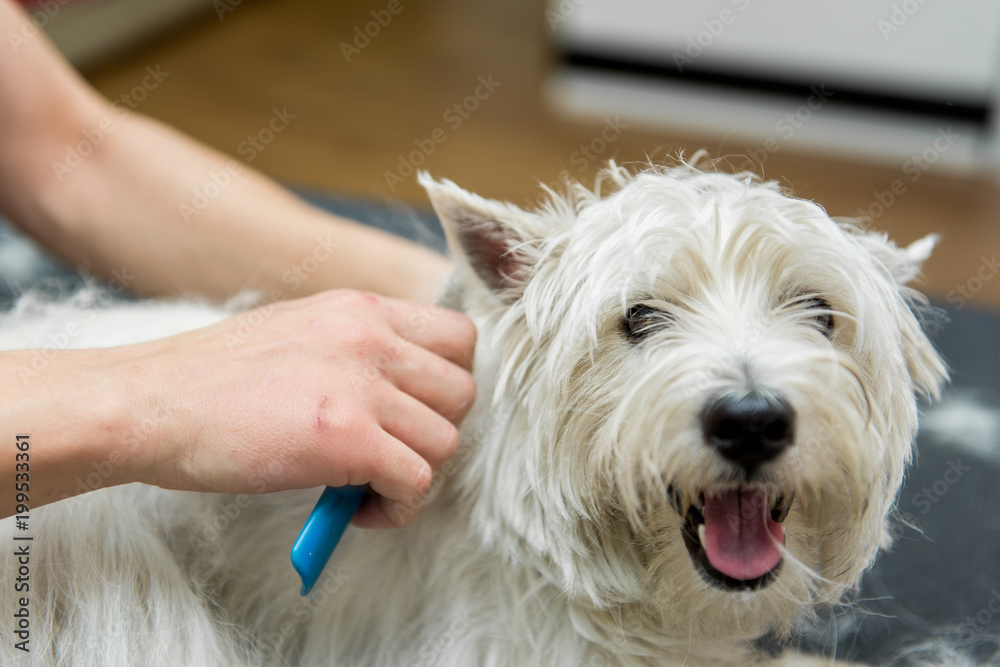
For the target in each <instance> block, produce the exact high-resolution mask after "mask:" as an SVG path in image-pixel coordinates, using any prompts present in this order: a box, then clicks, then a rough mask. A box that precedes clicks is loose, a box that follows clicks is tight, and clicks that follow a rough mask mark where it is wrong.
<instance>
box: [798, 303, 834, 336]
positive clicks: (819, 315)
mask: <svg viewBox="0 0 1000 667" xmlns="http://www.w3.org/2000/svg"><path fill="white" fill-rule="evenodd" d="M805 306H806V308H808V309H809V310H810V311H815V312H814V313H813V314H812V319H813V321H814V322H815V323H816V328H817V329H819V330H820V331H821V332H822V333H823V335H824V336H826V337H827V338H830V337H832V336H833V325H834V322H833V309H832V308H830V304H829V302H828V301H827V300H826V299H824V298H822V297H812V298H810V299H807V300H806V302H805Z"/></svg>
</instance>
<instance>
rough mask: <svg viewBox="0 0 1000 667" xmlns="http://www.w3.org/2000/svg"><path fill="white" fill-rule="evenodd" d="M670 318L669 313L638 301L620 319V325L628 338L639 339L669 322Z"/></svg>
mask: <svg viewBox="0 0 1000 667" xmlns="http://www.w3.org/2000/svg"><path fill="white" fill-rule="evenodd" d="M671 319H672V318H671V317H670V313H667V312H664V311H662V310H658V309H656V308H653V307H652V306H647V305H646V304H644V303H640V304H636V305H634V306H632V307H631V308H629V309H628V312H626V313H625V319H624V320H622V327H623V328H624V330H625V335H627V336H628V337H629V338H630V339H632V340H639V339H640V338H642V337H644V336H646V335H648V334H650V333H652V332H653V331H656V330H657V329H660V328H662V327H664V326H666V325H668V324H670V321H671Z"/></svg>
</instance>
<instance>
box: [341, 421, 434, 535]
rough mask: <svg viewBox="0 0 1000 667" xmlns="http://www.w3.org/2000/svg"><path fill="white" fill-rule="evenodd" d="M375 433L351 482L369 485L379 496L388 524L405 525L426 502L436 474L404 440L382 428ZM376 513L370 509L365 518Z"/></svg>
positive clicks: (365, 446)
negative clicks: (424, 500)
mask: <svg viewBox="0 0 1000 667" xmlns="http://www.w3.org/2000/svg"><path fill="white" fill-rule="evenodd" d="M376 430H378V431H379V432H380V435H378V436H375V437H373V438H372V439H371V440H370V441H369V442H367V443H366V444H365V445H364V450H363V451H362V452H360V454H361V457H362V463H361V464H360V466H358V467H356V468H355V471H356V472H355V473H354V474H352V475H351V479H350V480H349V483H350V484H355V485H361V484H370V485H371V488H372V490H373V491H375V493H377V494H378V495H379V501H378V506H379V508H380V509H381V511H382V514H383V515H384V516H383V517H382V519H384V520H385V522H386V523H385V525H386V526H390V525H391V526H402V525H403V524H405V523H407V522H408V521H409V520H410V519H412V518H413V516H414V515H415V514H416V511H417V510H418V509H419V508H420V506H421V504H422V503H423V499H424V496H425V495H426V494H427V490H428V489H429V488H430V484H431V475H432V474H433V471H432V470H431V467H430V465H429V464H428V463H427V461H425V460H424V459H423V458H422V457H421V456H420V455H419V454H417V453H416V452H414V451H413V450H412V449H410V448H409V447H407V446H406V445H405V444H403V443H402V442H401V441H399V440H397V439H396V438H394V437H393V436H391V435H389V434H388V433H386V432H385V431H383V430H382V429H376ZM355 475H356V477H355ZM363 504H364V503H363ZM368 504H369V505H371V504H372V501H368ZM373 511H374V510H372V509H371V508H367V509H366V514H364V515H362V518H364V517H368V516H370V515H371V514H372V512H373ZM372 520H374V517H372Z"/></svg>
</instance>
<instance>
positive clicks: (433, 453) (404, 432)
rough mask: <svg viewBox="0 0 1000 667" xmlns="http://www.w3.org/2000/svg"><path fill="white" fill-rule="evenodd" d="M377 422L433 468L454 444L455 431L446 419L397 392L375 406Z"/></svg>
mask: <svg viewBox="0 0 1000 667" xmlns="http://www.w3.org/2000/svg"><path fill="white" fill-rule="evenodd" d="M378 418H379V424H380V425H381V426H382V428H383V429H385V432H386V433H388V434H389V435H391V436H392V437H394V438H396V439H397V440H399V441H400V442H402V443H403V444H404V445H406V446H407V447H409V448H410V449H412V450H413V451H414V452H416V453H417V454H418V455H419V456H420V457H421V458H422V459H423V460H424V461H426V462H427V463H429V464H430V466H431V468H433V469H434V470H437V469H438V468H440V467H441V466H442V465H444V462H445V461H447V460H448V459H450V458H451V457H452V455H453V454H454V453H455V449H456V448H457V447H458V430H457V429H456V428H455V425H454V424H452V423H451V422H450V421H448V420H447V419H445V418H444V417H442V416H441V415H439V414H438V413H437V412H434V411H433V410H431V409H430V408H429V407H427V406H426V405H424V404H423V403H421V402H420V401H418V400H417V399H415V398H413V397H412V396H409V395H407V394H405V393H403V392H401V391H394V392H392V394H391V396H390V397H389V398H387V399H385V400H383V401H382V403H381V405H380V406H379V416H378Z"/></svg>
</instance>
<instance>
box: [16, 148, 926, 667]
mask: <svg viewBox="0 0 1000 667" xmlns="http://www.w3.org/2000/svg"><path fill="white" fill-rule="evenodd" d="M421 182H422V183H423V184H424V185H425V186H426V187H427V189H428V191H429V193H430V196H431V199H432V201H433V203H434V206H435V209H436V210H437V212H438V215H439V216H440V218H441V220H442V222H443V224H444V225H445V229H446V231H447V234H448V238H449V242H450V245H451V248H452V250H453V252H454V253H455V256H456V260H457V261H458V264H459V268H458V273H457V275H456V282H455V285H456V289H455V290H453V291H452V292H451V294H450V299H451V301H452V302H453V305H454V306H456V307H459V308H461V309H462V310H464V311H465V312H466V313H468V314H469V315H470V316H471V317H472V318H473V320H474V321H475V322H476V324H477V326H478V329H479V333H480V336H479V343H478V349H477V357H476V378H477V382H478V385H479V397H478V399H477V403H476V405H475V406H474V408H473V411H472V412H471V413H470V414H469V416H468V417H467V419H466V420H465V422H464V424H463V428H462V445H461V447H460V449H459V452H458V454H457V455H456V456H455V458H454V459H453V460H452V461H451V462H449V464H448V465H447V466H446V467H445V468H444V470H443V471H441V472H439V473H438V474H437V475H436V477H435V481H434V485H433V491H432V495H431V497H430V498H429V499H428V502H427V503H426V504H425V507H424V508H423V510H422V511H421V512H420V514H419V515H418V516H417V518H416V519H415V520H414V521H413V522H412V523H411V524H410V525H408V526H407V527H405V528H403V529H399V530H391V531H360V530H354V529H350V530H349V531H348V533H347V534H346V535H345V538H344V540H343V541H342V543H341V544H340V546H339V547H338V548H337V551H336V552H335V554H334V557H333V559H332V561H331V562H330V564H329V566H328V567H327V571H326V574H325V575H324V577H323V578H322V579H320V581H319V583H318V584H317V586H316V589H315V590H314V592H313V594H312V595H311V596H310V597H309V598H307V599H303V598H300V597H299V594H298V589H299V582H298V581H297V577H296V575H295V573H294V571H293V570H292V568H291V566H290V564H289V561H288V551H289V548H290V546H291V544H292V542H293V541H294V538H295V535H296V534H297V531H298V530H299V528H300V527H301V525H302V523H303V521H304V519H305V517H306V516H307V514H308V512H309V510H310V508H311V505H312V503H313V501H314V500H315V498H316V492H315V491H311V492H296V493H282V494H262V495H258V496H236V497H234V496H218V495H209V494H193V493H179V492H166V491H162V490H159V489H155V488H148V487H142V486H131V487H122V488H113V489H108V490H103V491H98V492H94V493H89V494H86V495H84V496H81V497H78V498H74V499H70V500H67V501H63V502H60V503H57V504H54V505H51V506H48V507H44V508H40V509H38V510H37V511H34V512H33V517H32V523H33V526H34V535H35V540H34V543H33V547H32V548H33V560H32V567H33V587H32V590H31V594H30V595H31V600H32V602H31V604H32V605H33V606H32V613H33V616H32V631H33V634H32V653H31V658H32V661H33V663H34V664H46V665H48V664H58V665H116V666H117V665H121V666H125V665H230V664H232V665H246V664H255V663H261V664H289V665H292V664H294V665H372V666H379V667H382V666H387V665H456V666H459V665H461V666H471V665H496V666H501V665H511V666H518V667H522V666H528V665H540V666H541V665H545V666H548V665H590V666H594V667H597V666H601V665H681V664H685V665H721V664H728V665H746V664H750V663H751V662H753V663H754V664H758V662H757V661H759V664H765V663H768V658H767V657H766V656H763V655H758V654H756V653H755V652H754V650H753V649H752V647H751V645H750V644H749V643H748V642H747V641H746V640H749V639H753V638H755V637H758V636H760V635H762V634H764V633H767V632H773V633H776V634H778V635H783V634H787V633H789V632H790V631H791V630H792V628H793V626H794V624H795V623H796V621H798V620H801V619H803V618H805V617H807V616H808V615H809V610H810V608H811V607H813V606H814V605H817V604H823V603H829V602H837V601H840V600H842V599H843V598H844V596H845V594H846V593H849V592H850V591H851V590H853V589H854V588H855V587H856V586H857V584H858V582H859V579H860V577H861V575H862V574H863V573H864V572H865V571H866V570H867V569H868V568H869V567H870V565H871V564H872V562H873V559H874V558H875V556H876V553H877V552H878V551H879V549H880V548H883V547H885V546H886V545H887V543H888V539H889V538H888V533H887V531H886V526H887V516H888V514H889V512H890V510H891V509H892V507H893V504H894V502H895V499H896V494H897V492H898V490H899V487H900V484H901V482H902V478H903V474H904V470H905V467H906V465H907V463H908V461H909V460H910V454H911V441H912V438H913V436H914V434H915V432H916V427H917V409H916V403H915V397H914V394H915V393H919V394H925V395H929V396H932V397H936V395H937V392H938V389H939V385H940V384H941V382H942V381H943V380H944V377H945V370H944V368H943V366H942V363H941V361H940V360H939V358H938V356H937V354H936V353H935V352H934V350H933V349H932V347H931V345H930V343H929V342H928V340H927V339H926V337H925V336H924V334H923V333H922V332H921V329H920V326H919V323H918V321H917V319H916V318H915V317H914V315H913V313H912V310H911V307H912V306H913V305H914V302H915V301H916V302H919V301H920V299H919V297H918V295H917V294H916V293H915V292H912V291H910V290H909V289H908V288H906V287H904V286H903V285H904V283H905V282H906V281H908V280H910V279H912V278H913V277H914V276H916V275H917V274H918V272H919V267H920V263H921V262H922V261H923V260H924V259H925V258H926V257H927V255H928V253H929V252H930V249H931V247H932V245H933V239H926V240H924V241H921V242H918V243H916V244H914V245H912V246H910V248H907V249H902V248H898V247H896V246H895V245H894V244H892V243H891V242H889V241H887V240H886V238H885V237H884V236H883V235H879V234H874V233H870V232H867V231H865V230H863V229H862V228H861V227H859V226H857V225H856V224H854V223H851V222H847V221H836V222H835V221H833V220H831V219H830V218H829V217H828V216H827V215H826V213H825V212H824V211H823V210H822V209H821V208H820V207H819V206H817V205H815V204H813V203H810V202H806V201H801V200H797V199H793V198H790V197H789V196H787V195H786V194H785V193H783V192H782V191H781V190H780V189H779V188H778V187H777V186H775V185H773V184H770V183H761V182H759V181H758V180H757V179H755V178H754V177H752V176H750V175H747V174H738V175H728V174H720V173H705V172H702V171H699V170H697V169H695V168H694V167H691V166H688V165H685V164H681V165H678V166H675V167H671V168H649V169H647V170H646V171H643V172H642V173H639V174H637V175H632V174H630V173H628V172H627V171H626V170H624V169H622V168H619V167H617V166H615V165H613V164H612V165H611V166H610V167H609V168H608V169H607V170H605V171H604V172H602V176H601V180H600V181H599V183H598V186H597V188H596V192H594V191H591V190H588V189H586V188H584V187H582V186H579V185H573V186H571V187H570V189H569V192H568V194H566V195H557V194H555V193H550V194H551V197H550V202H549V204H547V205H546V206H544V207H543V208H542V209H541V210H539V211H535V212H526V211H522V210H520V209H518V208H516V207H514V206H511V205H508V204H502V203H498V202H494V201H488V200H485V199H482V198H480V197H477V196H475V195H472V194H469V193H467V192H465V191H463V190H461V189H460V188H459V187H457V186H456V185H454V184H453V183H451V182H448V181H444V182H435V181H432V180H430V179H429V178H427V177H426V176H424V177H422V181H421ZM602 187H604V188H606V189H609V190H611V192H610V194H608V193H602V192H601V189H602ZM93 298H95V293H94V292H87V293H85V294H83V295H80V296H78V297H77V298H76V299H75V300H74V301H72V302H70V303H67V304H42V303H37V302H25V301H22V303H21V304H20V305H19V306H18V308H17V309H16V310H15V311H14V312H13V313H11V314H9V315H7V316H6V317H5V318H4V322H3V326H2V329H0V346H2V347H3V348H18V347H29V346H39V345H43V344H45V343H46V342H47V341H48V340H49V339H48V338H46V336H47V335H48V334H49V333H51V332H58V331H63V330H64V327H65V324H66V322H67V321H70V320H74V319H76V320H79V319H80V318H82V317H85V316H86V317H90V320H88V322H87V323H86V324H85V326H82V327H80V333H79V334H78V335H76V336H75V337H73V338H72V340H70V341H69V344H70V345H72V346H73V347H88V346H103V345H114V344H118V343H122V342H125V338H127V339H128V340H129V341H136V340H140V339H145V338H150V337H156V336H164V335H168V334H171V333H174V332H177V331H180V330H184V329H188V328H192V327H197V326H202V325H205V324H208V323H210V322H212V321H214V320H216V319H218V318H221V317H223V316H225V314H226V313H225V311H224V310H216V309H212V308H208V307H205V306H198V305H193V304H164V303H151V302H142V303H135V304H124V305H121V304H119V305H111V306H106V307H103V308H100V309H98V310H95V311H89V310H88V309H89V308H90V306H89V305H88V304H87V303H86V300H87V299H93ZM814 298H822V299H823V300H824V301H825V303H826V304H829V312H827V311H826V310H823V311H822V312H821V314H829V313H832V315H833V322H834V327H833V329H832V331H828V332H827V334H828V335H824V331H822V330H821V327H819V326H818V325H817V320H816V313H817V312H818V311H817V309H816V308H815V305H816V303H817V302H816V301H814V300H812V299H814ZM636 303H643V304H646V305H649V306H651V307H655V308H657V309H658V310H659V311H663V313H664V314H662V315H660V317H661V318H662V321H661V322H660V325H659V326H657V327H656V329H655V330H653V331H651V332H650V333H649V334H648V335H645V336H643V337H642V339H641V340H638V341H636V340H630V339H629V337H628V336H626V335H625V333H624V332H623V318H624V317H625V316H626V313H627V312H628V310H629V308H630V307H631V306H633V305H635V304H636ZM819 303H822V302H819ZM810 306H812V307H810ZM89 312H92V313H93V317H91V316H90V315H83V313H89ZM91 320H92V321H91ZM748 386H755V387H765V388H767V390H768V391H773V392H780V393H781V394H782V395H783V396H785V397H786V398H787V400H788V402H789V403H790V404H791V405H792V406H793V407H794V411H795V414H796V415H797V421H796V435H795V441H794V444H793V445H792V446H791V447H789V448H788V450H787V451H785V452H784V453H782V454H781V455H780V456H779V457H778V458H776V459H774V460H772V461H770V462H768V463H766V464H765V465H762V466H760V467H759V468H757V469H756V470H755V471H754V472H753V475H754V476H753V478H752V479H749V475H750V473H748V472H745V471H742V470H741V469H740V468H739V467H738V466H735V465H733V464H732V463H731V462H730V461H728V460H726V459H724V458H723V457H721V456H719V455H718V453H716V452H715V451H713V449H712V448H710V447H708V446H706V441H705V435H704V434H703V432H702V428H701V426H700V423H701V422H700V418H699V414H701V412H702V410H703V408H704V406H705V405H706V404H707V402H709V401H711V400H712V399H713V397H716V396H718V395H720V394H722V393H724V392H729V391H737V392H738V391H744V390H745V389H746V388H747V387H748ZM164 409H165V410H166V411H169V406H164ZM276 465H280V462H277V464H276ZM95 471H96V472H99V471H98V470H97V469H96V468H95ZM89 473H91V471H81V480H83V481H84V482H85V480H86V477H87V475H88V474H89ZM745 484H752V485H754V486H755V487H758V488H763V489H767V491H768V494H769V495H768V498H777V497H778V496H779V495H786V496H788V497H791V494H792V493H794V500H793V501H792V504H791V508H790V512H789V514H788V517H787V519H785V520H784V522H783V526H784V535H785V546H784V547H783V548H782V554H783V563H782V565H783V567H782V568H781V569H780V572H778V574H777V577H776V579H775V580H774V581H773V582H772V583H770V585H766V586H762V587H761V588H759V589H756V590H746V591H737V592H734V591H731V590H727V589H724V588H723V587H720V586H718V585H713V584H711V583H709V581H708V580H707V579H706V577H704V576H702V575H700V574H699V572H698V570H697V569H696V566H695V565H694V562H693V560H692V557H691V556H690V555H689V553H688V550H687V548H686V547H685V544H684V541H683V539H682V537H681V531H682V522H683V517H682V516H681V515H680V514H679V512H681V511H683V510H684V508H687V507H689V506H691V505H693V504H694V505H697V504H698V503H699V498H701V497H702V496H703V495H704V494H705V493H706V492H713V491H720V490H722V489H731V488H735V487H738V486H739V487H741V486H742V485H745ZM672 497H673V498H675V500H674V503H673V504H672V502H671V498H672ZM674 504H676V505H677V506H678V507H679V508H680V509H675V507H674ZM0 529H2V530H0V540H2V541H3V543H4V544H6V545H9V544H11V543H12V542H11V541H10V540H11V534H12V533H13V532H14V529H13V525H12V522H11V521H10V520H7V521H4V522H3V523H2V524H0ZM2 553H3V555H2V557H0V563H2V571H3V573H4V574H3V576H4V579H5V580H7V579H8V577H9V576H10V574H9V573H11V572H13V571H14V570H15V569H16V566H15V564H14V562H13V560H12V556H11V550H10V549H8V548H7V547H4V549H3V550H2ZM13 595H14V593H13V590H12V588H11V587H10V586H8V585H5V586H4V587H3V590H2V599H0V609H3V610H5V612H4V613H5V619H4V621H3V623H2V624H0V628H3V632H2V635H3V636H2V639H3V642H2V645H0V662H3V664H11V663H12V662H13V661H14V660H15V659H18V657H19V656H18V655H17V654H16V653H17V652H15V651H14V650H13V649H12V641H11V635H10V634H9V627H10V626H9V623H10V618H9V615H7V614H6V610H10V609H13V608H14V602H13V599H12V596H13ZM799 659H800V658H798V657H796V656H790V657H786V658H784V659H780V660H776V661H775V663H774V664H779V663H780V664H799V663H798V662H797V661H798V660H799ZM801 660H803V661H805V660H806V659H805V658H801ZM803 664H804V663H803Z"/></svg>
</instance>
